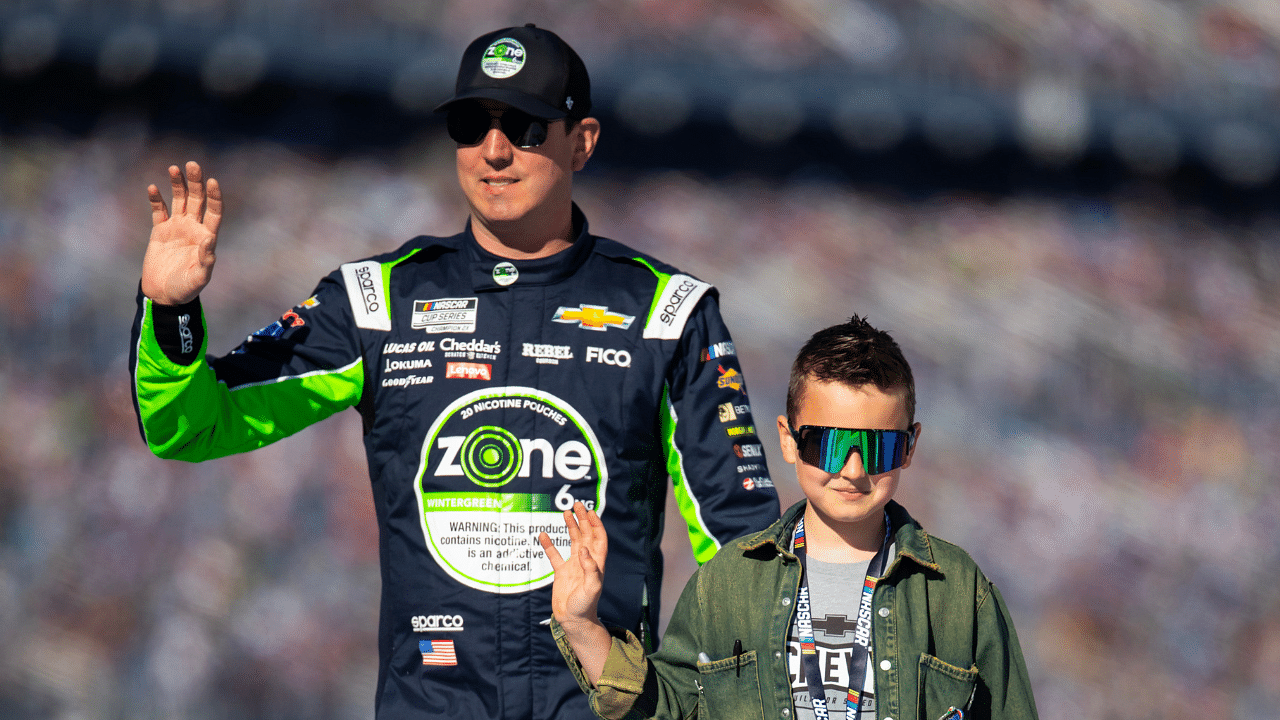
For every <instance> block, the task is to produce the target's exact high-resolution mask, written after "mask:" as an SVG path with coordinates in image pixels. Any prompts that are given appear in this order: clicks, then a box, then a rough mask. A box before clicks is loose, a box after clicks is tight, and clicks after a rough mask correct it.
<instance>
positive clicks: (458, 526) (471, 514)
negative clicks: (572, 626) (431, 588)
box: [416, 387, 609, 594]
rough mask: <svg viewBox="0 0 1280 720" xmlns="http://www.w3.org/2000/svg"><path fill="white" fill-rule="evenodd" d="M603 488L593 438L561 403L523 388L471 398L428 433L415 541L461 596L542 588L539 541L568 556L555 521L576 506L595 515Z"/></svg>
mask: <svg viewBox="0 0 1280 720" xmlns="http://www.w3.org/2000/svg"><path fill="white" fill-rule="evenodd" d="M508 427H512V428H520V430H519V431H517V432H518V433H519V434H517V432H513V431H511V430H508V429H507V428H508ZM608 482H609V477H608V470H607V469H606V467H605V462H604V453H603V452H602V450H601V448H600V443H599V441H598V440H597V439H596V435H595V432H594V431H593V430H592V429H591V427H590V426H589V425H588V424H587V422H586V421H585V420H584V419H583V417H582V416H581V415H580V414H579V413H578V411H577V410H575V409H574V408H573V406H571V405H570V404H569V403H567V402H565V401H564V400H562V399H560V398H558V397H556V396H555V395H552V394H550V393H547V392H544V391H541V390H538V389H536V388H529V387H501V388H485V389H481V390H477V391H475V392H472V393H468V394H466V395H464V396H462V397H460V398H458V399H457V400H455V401H454V402H453V403H451V404H450V405H449V407H447V408H445V409H444V411H443V412H441V413H440V415H439V417H437V418H436V420H435V422H433V423H432V424H431V429H430V430H428V431H427V437H426V440H425V441H424V442H423V446H422V460H421V463H420V465H419V468H418V476H417V480H416V489H417V491H418V492H417V495H418V509H419V514H420V516H421V518H422V532H423V537H424V538H425V540H426V544H427V549H428V550H429V551H430V552H431V557H432V558H433V559H434V560H435V561H436V563H437V564H438V565H439V566H440V567H441V568H442V569H443V570H444V571H445V572H446V573H448V574H449V575H450V576H451V577H453V578H454V579H455V580H457V581H458V582H460V583H462V584H463V585H466V586H467V587H470V588H474V589H476V590H484V591H486V592H492V593H503V594H506V593H518V592H525V591H527V590H533V589H536V588H540V587H544V586H546V585H550V584H551V581H552V579H553V577H554V575H553V573H552V570H551V563H550V562H549V561H548V560H547V558H546V555H544V554H543V552H542V547H541V546H540V545H539V544H538V533H540V532H546V533H547V535H548V536H550V537H551V541H552V542H553V543H555V545H556V547H557V548H559V549H560V552H561V555H565V556H567V555H568V554H569V534H568V531H567V530H566V529H565V526H564V518H563V516H562V512H563V511H564V510H568V509H569V508H571V507H573V503H574V501H575V500H581V501H582V502H583V504H585V505H586V506H587V508H589V509H595V510H596V512H600V511H602V510H603V509H604V499H605V488H606V486H607V485H608Z"/></svg>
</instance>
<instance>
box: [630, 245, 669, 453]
mask: <svg viewBox="0 0 1280 720" xmlns="http://www.w3.org/2000/svg"><path fill="white" fill-rule="evenodd" d="M632 259H633V260H635V261H636V262H638V263H640V264H641V265H643V266H645V267H647V268H649V272H651V273H653V274H654V275H656V276H657V277H658V287H657V289H656V290H654V291H653V300H652V301H651V302H650V303H649V314H648V315H646V316H645V318H644V322H645V325H648V324H649V321H650V320H652V319H653V313H654V311H656V310H657V309H658V299H659V298H661V297H662V291H663V290H665V289H666V288H667V283H668V282H670V281H671V276H670V275H668V274H666V273H664V272H659V271H658V269H657V268H655V267H654V266H653V265H651V264H649V261H648V260H645V259H644V258H642V257H637V258H632ZM672 477H674V475H673V476H672Z"/></svg>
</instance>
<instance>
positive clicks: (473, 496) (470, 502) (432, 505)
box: [422, 492, 560, 513]
mask: <svg viewBox="0 0 1280 720" xmlns="http://www.w3.org/2000/svg"><path fill="white" fill-rule="evenodd" d="M422 507H423V508H424V509H425V510H426V511H427V512H459V511H475V512H554V513H558V512H560V511H559V510H557V509H556V505H555V501H553V500H552V498H551V496H550V495H546V494H543V493H496V492H425V493H422Z"/></svg>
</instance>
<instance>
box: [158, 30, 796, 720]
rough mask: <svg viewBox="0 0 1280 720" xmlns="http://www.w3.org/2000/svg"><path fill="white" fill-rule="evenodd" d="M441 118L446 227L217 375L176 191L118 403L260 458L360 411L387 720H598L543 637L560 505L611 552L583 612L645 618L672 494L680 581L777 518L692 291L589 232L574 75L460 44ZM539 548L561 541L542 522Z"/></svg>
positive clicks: (335, 291)
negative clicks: (578, 192) (596, 520)
mask: <svg viewBox="0 0 1280 720" xmlns="http://www.w3.org/2000/svg"><path fill="white" fill-rule="evenodd" d="M438 109H439V110H441V111H445V112H447V113H448V129H449V134H450V136H451V137H452V138H453V139H454V140H455V141H456V142H457V143H458V149H457V171H458V180H459V183H460V184H461V187H462V191H463V194H464V195H465V196H466V198H467V202H468V204H469V205H470V208H471V213H470V220H469V223H468V225H467V227H466V229H465V230H464V232H462V233H460V234H458V235H455V236H453V237H449V238H436V237H418V238H415V239H413V240H411V241H409V242H408V243H406V244H405V245H404V246H402V247H401V248H400V249H398V250H396V251H394V252H391V253H388V254H385V255H380V256H377V257H373V258H369V259H366V260H362V261H359V262H352V263H348V264H346V265H343V266H342V267H341V268H340V269H339V270H338V271H335V272H334V273H332V274H331V275H329V276H328V277H327V278H325V279H324V280H322V281H321V282H320V284H319V286H318V287H317V288H316V291H315V293H314V294H313V295H312V296H311V297H310V298H307V299H306V300H304V301H303V302H302V303H300V304H299V305H298V306H296V307H294V308H293V309H292V310H290V311H288V312H286V313H285V314H284V316H283V317H282V318H281V319H280V320H278V321H276V322H275V323H273V324H271V325H269V326H267V327H266V328H264V329H262V330H260V331H258V332H257V333H255V334H254V335H253V336H251V337H249V338H248V339H247V341H246V342H245V343H243V344H242V345H240V347H238V348H236V349H235V350H234V351H232V352H231V353H230V354H229V355H226V356H224V357H222V358H216V359H207V360H206V359H205V357H204V350H205V330H204V321H203V316H202V314H201V310H200V305H199V298H198V295H199V293H200V291H201V289H203V288H204V286H205V285H206V284H207V283H208V282H209V278H210V275H211V273H212V270H213V265H214V249H215V246H216V241H217V232H218V225H219V223H220V221H221V215H222V198H221V191H220V189H219V187H218V185H217V183H216V181H214V180H212V179H210V180H208V182H207V183H205V182H204V181H203V174H202V170H201V168H200V167H199V166H198V165H196V164H195V163H188V164H187V166H186V171H185V176H184V173H183V172H182V171H180V170H179V169H178V168H177V167H172V168H170V169H169V174H170V180H171V183H172V186H173V210H172V213H170V211H169V209H168V207H166V205H165V203H164V200H163V199H162V198H161V196H160V193H159V190H158V189H157V188H156V187H155V186H151V187H150V188H148V195H149V198H150V201H151V206H152V214H153V228H152V233H151V240H150V243H149V245H148V246H147V253H146V257H145V259H144V261H143V272H142V282H141V286H140V293H139V297H138V302H139V310H138V315H137V318H136V321H135V323H134V333H133V334H134V351H133V354H134V357H133V360H134V362H133V363H132V365H133V368H132V370H133V373H134V400H135V404H136V408H137V411H138V414H139V418H140V427H141V431H142V434H143V437H144V438H145V439H146V441H147V443H148V445H149V446H150V447H151V448H152V450H153V451H154V452H155V453H156V454H158V455H160V456H161V457H167V458H176V459H182V460H191V461H198V460H203V459H206V458H211V457H218V456H222V455H227V454H230V453H235V452H243V451H247V450H252V449H254V448H257V447H261V446H263V445H265V444H268V443H270V442H273V441H275V440H277V439H280V438H282V437H286V436H288V435H290V434H292V433H294V432H296V431H298V430H300V429H302V428H303V427H305V426H307V425H309V424H311V423H314V422H317V421H319V420H321V419H323V418H325V417H327V416H329V415H331V414H333V413H334V412H336V411H338V410H340V409H343V408H346V407H349V406H352V407H355V408H356V409H357V410H358V411H359V412H360V414H361V416H362V417H363V419H364V442H365V448H366V450H367V453H368V458H369V474H370V477H371V480H372V483H373V492H374V502H375V507H376V511H377V517H378V522H379V527H380V530H381V564H382V581H383V592H382V607H381V624H380V629H379V654H380V658H381V661H380V667H379V674H378V689H377V700H376V704H377V708H378V716H379V717H380V718H384V719H390V718H400V717H415V718H422V717H475V718H553V717H554V718H562V717H563V718H568V717H590V715H591V714H590V711H589V710H588V709H587V706H586V702H585V696H583V695H582V694H581V693H580V692H579V691H578V689H577V683H576V681H575V680H574V678H573V676H572V675H571V674H570V673H569V671H568V670H567V669H566V668H565V666H564V663H563V662H562V661H561V660H560V655H559V652H558V650H557V649H556V645H555V643H554V641H553V639H552V637H551V633H550V631H549V629H548V622H549V618H550V616H551V605H550V584H551V582H552V571H551V566H550V563H549V562H548V561H547V560H546V558H545V557H544V556H543V554H542V551H541V550H540V549H539V548H538V546H537V537H538V535H539V533H540V532H544V531H546V532H549V533H550V537H551V538H552V541H553V542H556V543H558V544H559V545H560V546H561V547H565V548H567V547H568V545H569V539H568V535H567V532H566V531H565V529H564V526H563V523H562V522H561V521H560V516H559V513H560V511H562V510H564V509H567V508H569V507H571V506H572V505H573V503H574V502H582V503H583V504H584V506H586V507H592V508H593V509H595V510H596V511H597V512H599V513H600V516H601V518H602V519H603V521H604V523H605V524H606V525H607V526H608V527H609V530H610V532H611V533H613V535H614V537H615V538H616V540H615V549H614V556H613V562H612V563H611V564H610V567H609V570H608V573H607V574H606V576H605V585H606V588H605V591H604V596H603V599H602V600H601V603H600V607H601V615H602V617H604V618H605V619H606V620H608V621H609V622H610V623H611V624H615V625H618V626H621V627H626V628H634V629H635V630H636V631H637V632H638V633H641V634H642V636H644V634H645V633H649V632H651V629H652V628H653V627H654V626H655V625H656V621H657V617H658V605H657V599H658V597H659V595H658V591H659V588H660V582H661V568H662V559H661V554H660V550H659V540H660V536H661V533H662V526H663V507H664V503H665V496H666V482H667V477H668V476H670V477H671V478H672V483H673V486H674V489H675V492H676V497H677V499H678V501H679V505H680V508H681V511H682V514H683V516H684V517H685V519H686V521H687V523H688V526H689V532H690V539H691V542H692V544H693V548H694V553H695V556H696V557H697V559H698V560H699V562H705V561H706V560H707V559H708V558H710V556H711V555H713V554H714V553H715V551H716V549H717V548H718V547H719V546H720V544H721V543H723V542H724V541H726V540H728V539H729V538H732V537H736V536H738V535H741V534H743V533H745V532H749V531H752V530H758V529H760V528H763V527H766V526H768V525H769V524H770V523H771V522H772V521H773V520H774V519H776V518H777V517H778V511H779V508H778V499H777V495H776V494H775V492H774V490H773V484H772V482H771V481H770V480H769V476H768V473H767V470H766V468H765V465H764V458H763V454H762V452H761V448H760V444H759V440H758V439H757V438H756V436H755V427H754V421H753V419H752V416H751V409H750V406H749V404H748V402H747V397H746V386H745V385H744V384H743V380H742V373H741V369H740V368H739V365H738V363H737V360H736V357H735V355H734V347H733V342H732V340H731V339H730V336H729V333H728V331H727V330H726V329H725V327H724V324H723V322H722V321H721V319H720V316H719V312H718V310H717V306H716V294H715V291H714V288H712V287H711V286H710V285H708V284H706V283H704V282H702V281H700V280H697V279H695V278H693V277H690V276H688V275H684V274H681V273H680V272H679V271H677V270H676V269H674V268H672V267H670V266H668V265H665V264H663V263H661V262H659V261H657V260H655V259H653V258H651V257H648V256H645V255H643V254H641V253H638V252H636V251H634V250H632V249H630V248H628V247H626V246H624V245H621V244H619V243H616V242H614V241H612V240H608V239H606V238H601V237H596V236H594V235H592V234H590V232H589V231H588V228H587V221H586V219H585V217H583V215H582V213H581V211H579V210H578V208H577V207H576V205H574V204H573V201H572V187H573V173H574V171H577V170H580V169H581V168H582V167H583V166H584V165H585V164H586V162H587V160H588V159H589V158H590V157H591V154H592V152H593V151H594V149H595V145H596V141H597V139H598V137H599V133H600V123H599V122H598V121H597V120H595V119H594V118H591V117H589V116H588V113H589V112H590V109H591V94H590V84H589V81H588V78H587V72H586V68H585V67H584V66H583V64H582V61H581V60H580V59H579V58H578V56H577V54H576V53H575V52H574V51H573V50H572V49H571V48H570V47H569V46H568V45H567V44H565V43H564V42H563V41H562V40H561V39H560V38H559V37H557V36H556V35H555V34H553V33H551V32H548V31H546V30H542V29H539V28H535V27H533V26H531V25H530V26H525V27H520V28H507V29H504V30H499V31H497V32H493V33H489V34H487V35H484V36H482V37H480V38H478V39H477V40H475V41H474V42H472V43H471V45H470V46H469V47H468V48H467V50H466V52H465V53H464V55H463V58H462V65H461V68H460V69H459V72H458V80H457V86H456V93H455V96H454V97H453V98H451V99H450V100H448V101H447V102H445V103H444V104H443V105H441V106H440V108H438ZM557 526H558V528H557Z"/></svg>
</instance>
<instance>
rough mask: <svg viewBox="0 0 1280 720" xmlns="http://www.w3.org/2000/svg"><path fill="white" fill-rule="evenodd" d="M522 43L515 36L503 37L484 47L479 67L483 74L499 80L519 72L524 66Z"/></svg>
mask: <svg viewBox="0 0 1280 720" xmlns="http://www.w3.org/2000/svg"><path fill="white" fill-rule="evenodd" d="M524 59H525V52H524V45H521V44H520V41H519V40H516V39H515V38H509V37H504V38H502V39H501V40H496V41H494V43H493V44H492V45H490V46H489V47H487V48H485V51H484V57H482V58H481V59H480V69H481V70H483V71H484V74H485V75H488V76H489V77H491V78H495V79H498V80H501V79H502V78H509V77H511V76H512V75H515V74H516V73H518V72H520V69H521V68H523V67H524Z"/></svg>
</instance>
